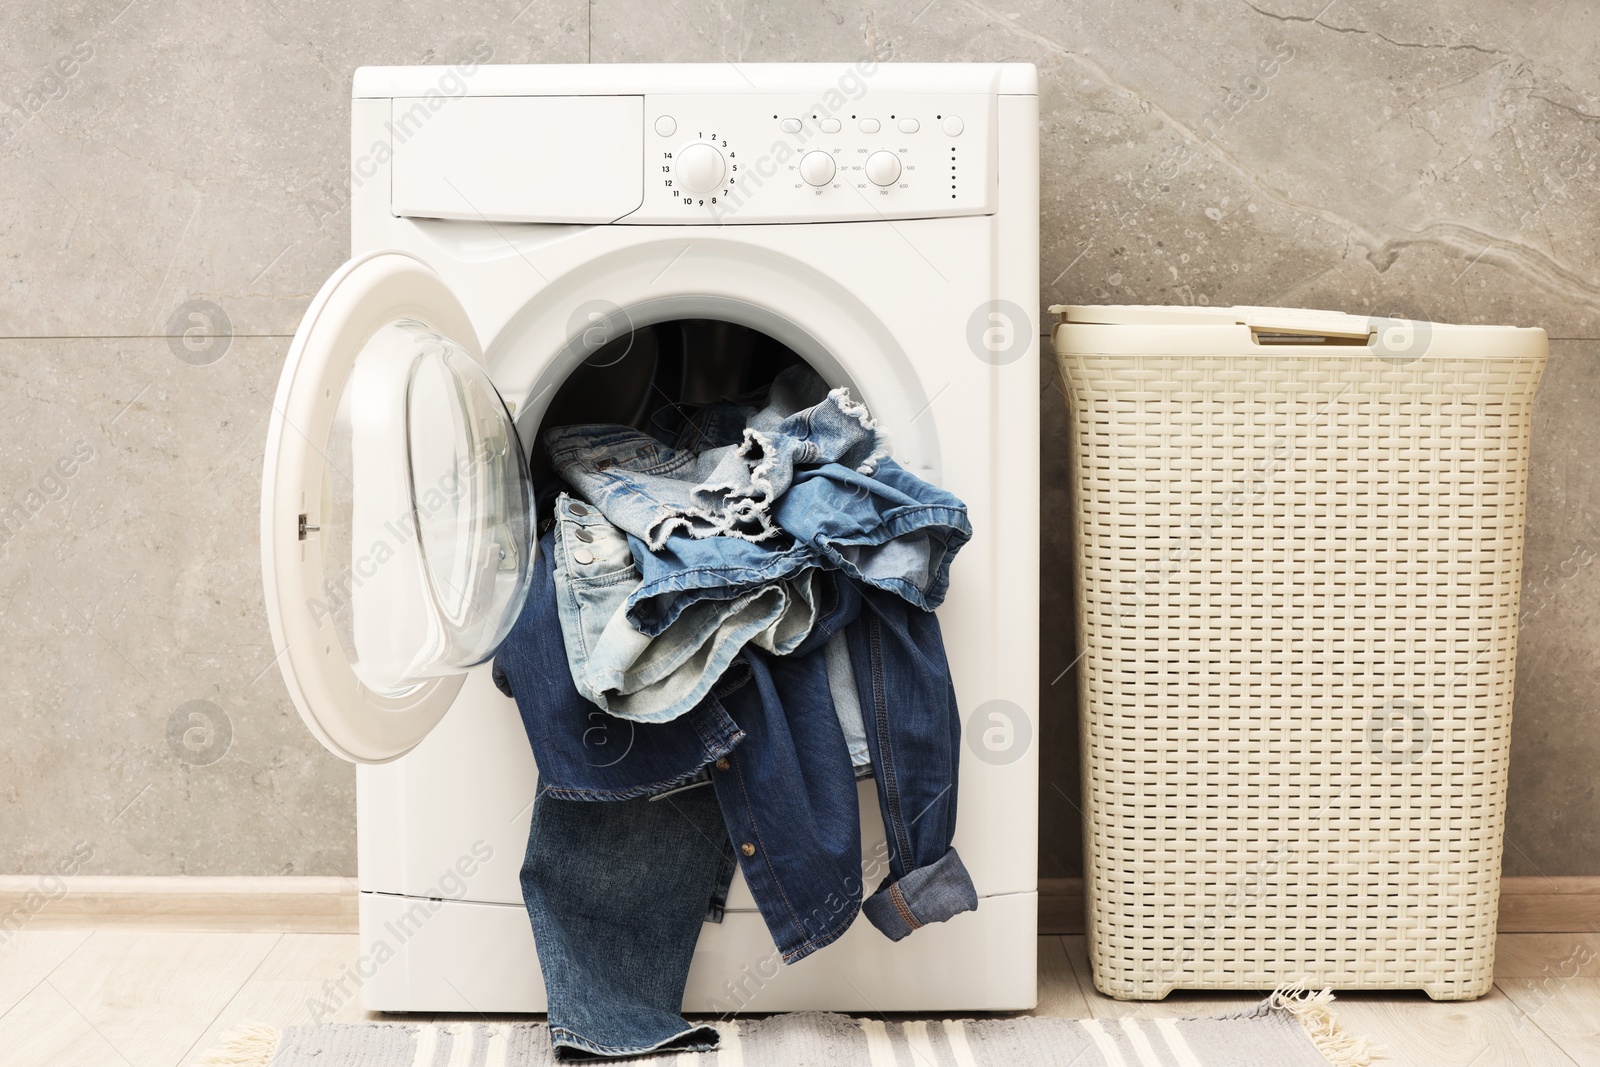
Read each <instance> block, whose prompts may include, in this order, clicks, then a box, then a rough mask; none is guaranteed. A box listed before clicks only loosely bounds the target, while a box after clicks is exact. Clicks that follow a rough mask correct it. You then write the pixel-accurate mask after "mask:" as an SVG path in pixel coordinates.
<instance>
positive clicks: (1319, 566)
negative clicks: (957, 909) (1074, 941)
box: [1058, 353, 1544, 999]
mask: <svg viewBox="0 0 1600 1067" xmlns="http://www.w3.org/2000/svg"><path fill="white" fill-rule="evenodd" d="M1058 362H1059V366H1060V371H1061V374H1062V378H1063V381H1064V384H1065V387H1066V392H1067V397H1068V404H1069V407H1070V411H1071V422H1072V433H1071V447H1072V450H1073V462H1072V471H1073V476H1074V478H1075V480H1076V485H1075V487H1074V495H1075V501H1076V503H1075V509H1074V535H1075V538H1076V553H1077V576H1076V577H1077V584H1076V593H1077V605H1078V612H1079V620H1080V621H1079V625H1080V627H1081V638H1082V640H1083V643H1084V645H1085V646H1086V651H1085V653H1084V655H1083V657H1082V661H1081V663H1080V665H1079V667H1080V674H1079V685H1080V708H1081V729H1082V740H1083V744H1082V752H1083V772H1084V773H1083V780H1084V783H1085V785H1084V788H1085V794H1086V801H1087V802H1086V804H1085V808H1084V810H1085V820H1086V827H1085V837H1086V857H1085V860H1086V872H1085V873H1086V878H1085V883H1086V891H1087V897H1088V934H1089V937H1088V940H1089V951H1090V958H1091V961H1092V964H1093V969H1094V979H1095V985H1096V987H1097V988H1099V989H1100V990H1101V991H1102V992H1105V993H1107V994H1109V995H1111V996H1115V997H1120V998H1125V999H1156V998H1160V997H1163V996H1165V995H1166V994H1167V992H1169V991H1170V990H1172V989H1270V988H1274V987H1276V986H1279V985H1282V984H1284V983H1286V982H1302V983H1304V984H1306V985H1307V986H1310V987H1315V988H1322V987H1333V988H1340V989H1422V990H1425V991H1426V992H1427V993H1428V994H1429V995H1430V996H1432V997H1434V998H1436V999H1463V998H1470V997H1475V996H1479V995H1481V994H1483V993H1485V992H1487V991H1488V989H1489V987H1490V984H1491V982H1492V978H1493V971H1494V946H1495V919H1496V910H1497V906H1498V900H1499V877H1500V858H1501V836H1502V830H1503V828H1504V823H1505V795H1506V766H1507V758H1508V753H1509V747H1510V728H1511V700H1512V687H1513V683H1514V681H1515V674H1516V646H1517V613H1518V599H1519V594H1520V585H1521V570H1522V539H1523V518H1524V512H1525V508H1526V496H1527V478H1528V438H1529V424H1530V414H1531V409H1532V405H1533V397H1534V393H1535V390H1536V389H1537V386H1538V380H1539V375H1540V373H1541V371H1542V369H1543V366H1544V361H1543V360H1542V359H1539V360H1535V359H1528V358H1507V359H1504V360H1496V359H1485V358H1471V359H1467V358H1450V357H1449V356H1447V355H1431V354H1430V355H1429V356H1426V357H1424V358H1420V359H1409V360H1401V359H1384V358H1378V357H1374V356H1370V355H1360V354H1357V355H1351V356H1348V357H1347V356H1337V355H1333V354H1329V355H1326V356H1322V355H1313V356H1298V355H1293V356H1292V355H1288V354H1282V355H1272V354H1266V355H1254V356H1237V357H1233V356H1228V357H1216V356H1110V355H1106V356H1098V355H1079V354H1069V353H1059V354H1058Z"/></svg>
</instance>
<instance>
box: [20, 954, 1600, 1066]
mask: <svg viewBox="0 0 1600 1067" xmlns="http://www.w3.org/2000/svg"><path fill="white" fill-rule="evenodd" d="M1039 940H1040V944H1039V949H1040V952H1039V958H1040V965H1039V966H1040V988H1039V1007H1038V1009H1037V1011H1036V1012H1035V1014H1040V1015H1054V1016H1061V1017H1066V1018H1087V1017H1091V1016H1092V1017H1096V1018H1116V1017H1120V1016H1123V1015H1130V1014H1131V1015H1138V1016H1140V1017H1152V1016H1162V1015H1204V1014H1212V1013H1216V1012H1222V1011H1234V1010H1238V1009H1239V1008H1240V1007H1242V1006H1245V1005H1248V1004H1250V1003H1252V1002H1253V1001H1254V1000H1255V999H1257V998H1256V997H1255V995H1253V994H1241V995H1229V996H1210V995H1198V994H1179V993H1175V994H1173V995H1172V996H1171V997H1169V998H1168V999H1167V1000H1165V1001H1162V1002H1160V1003H1119V1002H1117V1001H1114V1000H1111V999H1109V998H1107V997H1103V996H1101V995H1100V994H1098V993H1096V992H1095V991H1094V987H1093V985H1092V984H1091V982H1090V979H1089V972H1088V966H1087V962H1086V960H1085V957H1084V945H1083V938H1081V937H1043V938H1040V939H1039ZM356 955H357V950H356V937H355V935H354V934H275V933H260V934H254V933H188V932H164V931H148V930H131V929H126V928H122V929H100V930H87V929H85V930H37V931H28V930H24V931H22V932H21V933H19V934H17V935H16V936H15V937H14V938H13V939H12V940H11V941H10V942H9V943H7V944H5V945H4V946H3V947H0V1062H3V1063H4V1064H6V1067H56V1065H71V1067H100V1065H102V1064H103V1065H106V1067H178V1065H186V1064H194V1063H197V1062H198V1060H199V1058H200V1055H201V1053H203V1052H204V1051H205V1050H206V1049H207V1048H209V1047H210V1046H211V1045H212V1043H213V1042H214V1041H215V1039H216V1037H217V1035H219V1034H221V1033H223V1032H225V1031H227V1030H229V1029H232V1028H233V1027H235V1026H237V1025H239V1024H240V1023H241V1022H246V1021H249V1022H267V1023H273V1024H277V1025H283V1024H288V1023H297V1022H300V1023H303V1022H309V1021H310V1010H309V1008H308V1007H307V1001H308V999H309V998H311V997H312V996H316V995H321V994H322V992H323V989H324V983H325V982H327V981H328V980H329V979H333V978H337V977H338V976H339V975H340V974H341V972H343V971H344V968H345V966H346V965H347V964H351V963H353V962H354V960H355V958H356ZM1337 1011H1338V1014H1339V1017H1340V1018H1341V1019H1342V1020H1343V1021H1344V1024H1345V1026H1346V1027H1347V1028H1348V1029H1350V1030H1351V1031H1353V1032H1355V1033H1358V1034H1363V1035H1365V1036H1367V1037H1369V1038H1371V1039H1372V1040H1373V1041H1375V1042H1378V1043H1380V1044H1381V1045H1383V1046H1386V1052H1387V1057H1386V1058H1385V1059H1380V1060H1379V1061H1378V1062H1379V1063H1383V1064H1393V1065H1396V1067H1494V1065H1501V1064H1516V1065H1524V1064H1527V1065H1538V1067H1543V1065H1545V1064H1560V1065H1563V1067H1566V1065H1573V1064H1577V1065H1593V1067H1600V934H1502V935H1501V936H1500V948H1499V967H1498V968H1497V974H1496V982H1495V988H1494V991H1493V992H1492V993H1491V994H1490V995H1489V996H1487V997H1484V998H1483V999H1482V1000H1478V1001H1474V1002H1472V1003H1454V1004H1436V1003H1433V1002H1431V1001H1429V1000H1428V999H1427V997H1425V996H1423V995H1422V994H1420V993H1417V994H1408V995H1390V994H1383V995H1378V994H1361V993H1347V994H1344V995H1342V996H1341V997H1340V998H1339V1002H1338V1005H1337ZM338 1018H340V1019H342V1020H346V1021H360V1020H362V1019H367V1018H371V1019H374V1020H379V1019H383V1018H385V1017H383V1016H368V1015H367V1014H366V1013H364V1012H362V1011H361V1010H360V1008H359V1007H358V1006H357V1005H356V1003H355V1002H354V998H352V1000H351V1002H349V1003H346V1004H345V1005H344V1006H343V1008H342V1009H341V1011H340V1012H339V1015H338ZM404 1018H405V1019H407V1020H414V1019H416V1018H417V1016H405V1017H404Z"/></svg>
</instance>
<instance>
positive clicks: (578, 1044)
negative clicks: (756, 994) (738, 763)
mask: <svg viewBox="0 0 1600 1067" xmlns="http://www.w3.org/2000/svg"><path fill="white" fill-rule="evenodd" d="M732 878H733V849H732V846H731V845H730V844H729V842H728V835H727V832H726V831H725V830H723V828H722V813H721V811H719V810H718V808H717V800H716V797H715V796H714V795H712V792H711V790H710V789H707V788H705V787H703V786H702V787H701V788H698V789H689V790H685V791H683V792H682V793H678V794H674V795H673V796H671V797H668V798H664V799H663V800H661V801H653V800H626V801H620V802H617V803H612V804H591V803H586V802H584V801H579V800H562V799H560V798H558V797H556V796H555V795H554V794H553V793H551V791H549V790H547V789H541V790H540V791H539V792H538V794H537V795H536V796H535V798H534V802H533V822H532V825H531V826H530V827H529V829H528V851H527V854H526V857H525V858H524V860H523V863H522V898H523V902H524V903H525V904H526V905H527V908H528V919H529V921H530V922H531V924H532V925H533V940H534V944H535V945H536V946H537V948H538V950H539V969H540V971H541V972H542V973H543V974H544V985H545V994H546V996H547V997H548V999H549V1007H548V1011H549V1015H548V1018H549V1021H550V1041H551V1044H553V1045H554V1046H555V1049H556V1054H557V1055H558V1056H559V1057H560V1058H562V1059H578V1058H589V1057H591V1056H630V1055H638V1054H640V1053H645V1052H665V1051H668V1050H680V1051H685V1052H704V1051H707V1050H709V1049H713V1048H716V1047H717V1040H718V1034H717V1031H716V1030H715V1029H714V1028H712V1027H710V1026H706V1025H695V1024H693V1023H690V1022H688V1021H686V1020H685V1019H684V1018H683V1016H682V1015H681V1014H679V1011H680V1009H681V1008H682V1006H683V987H684V984H685V982H686V981H687V980H688V976H689V962H690V960H691V958H692V957H693V956H694V946H695V941H696V939H697V938H698V937H699V936H700V927H701V923H702V922H703V921H704V920H706V919H707V910H708V907H710V908H711V912H712V915H711V917H712V920H713V921H715V920H717V919H720V918H721V912H720V908H718V907H716V906H715V904H716V902H717V901H718V900H720V899H725V898H726V896H727V888H728V883H729V881H730V880H731V879H732ZM597 902H600V903H603V906H598V907H597V906H596V904H597ZM644 930H648V934H647V935H645V936H641V933H642V931H644Z"/></svg>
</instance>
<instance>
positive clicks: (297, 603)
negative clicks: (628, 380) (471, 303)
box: [261, 252, 535, 763]
mask: <svg viewBox="0 0 1600 1067" xmlns="http://www.w3.org/2000/svg"><path fill="white" fill-rule="evenodd" d="M533 521H534V516H533V492H532V486H531V484H530V482H529V477H528V467H527V457H526V454H525V453H524V452H523V450H522V444H521V442H520V441H519V440H518V438H517V431H516V427H515V424H514V423H513V421H512V418H511V413H510V411H509V410H508V408H507V406H506V404H505V402H504V401H503V400H502V399H501V398H500V395H499V393H498V392H497V391H496V390H495V387H494V385H493V384H492V383H491V381H490V379H489V375H488V372H487V370H486V368H485V364H484V358H483V350H482V348H481V346H480V345H479V343H478V338H477V335H476V333H475V331H474V330H473V328H472V323H471V321H470V320H469V319H468V316H467V313H466V310H465V309H464V308H463V307H462V305H461V301H460V300H458V299H457V298H456V296H455V294H454V293H453V292H451V290H450V287H449V286H448V285H446V284H445V282H444V281H443V279H441V278H440V277H439V276H438V274H436V273H434V271H433V270H431V269H430V268H429V267H428V266H427V264H425V263H423V262H422V261H421V260H419V259H417V258H415V257H413V256H410V255H407V254H405V253H401V252H376V253H373V254H371V255H368V256H363V257H362V258H360V259H356V260H352V261H351V262H350V263H347V264H345V266H344V267H342V268H340V270H339V271H338V272H337V273H336V274H334V275H333V277H331V278H329V279H328V281H327V283H326V284H324V285H323V287H322V290H321V291H320V292H319V293H318V294H317V296H316V299H314V300H313V301H312V302H311V307H310V308H309V309H308V310H307V312H306V315H305V318H304V319H303V320H302V321H301V323H300V328H299V330H298V331H297V332H296V333H295V337H294V342H293V343H292V344H291V345H290V347H289V354H288V357H287V359H286V361H285V363H284V368H283V377H282V378H281V379H280V381H279V383H278V394H277V399H276V400H275V402H274V403H273V409H272V417H271V423H270V427H269V429H268V432H267V451H266V457H265V461H264V464H263V471H262V485H261V567H262V576H263V580H264V582H265V586H266V605H267V619H268V621H269V623H270V624H271V627H272V639H273V643H274V646H275V649H276V651H277V653H278V664H279V666H280V668H281V669H282V671H283V677H284V681H285V682H286V683H287V684H288V687H289V693H290V695H291V696H292V697H293V698H294V702H295V706H296V707H298V708H299V709H300V715H301V717H302V718H303V719H304V720H305V722H306V725H307V726H308V727H310V729H311V732H312V733H313V734H315V735H316V736H317V739H318V740H320V741H321V742H322V743H323V745H325V746H326V747H327V748H328V750H329V751H331V752H333V753H334V754H335V755H338V756H341V757H343V758H344V759H347V760H352V761H354V762H358V763H384V762H387V761H389V760H392V759H396V758H398V757H400V756H402V755H404V754H405V753H407V752H409V751H410V750H411V749H412V748H414V747H416V745H417V744H418V743H420V742H421V741H422V739H423V738H424V737H426V736H427V734H428V732H429V731H430V730H432V729H433V727H434V726H435V725H436V724H437V723H438V722H439V720H440V718H442V717H443V715H444V713H445V712H446V711H447V710H449V708H450V705H451V703H452V702H453V701H454V699H455V696H456V693H457V692H458V691H459V690H460V688H461V684H462V681H463V676H464V674H465V672H466V671H467V669H468V668H470V667H472V666H473V665H475V664H478V663H482V662H483V661H484V660H486V659H488V658H489V657H490V656H492V655H493V654H494V651H495V649H496V648H498V647H499V645H500V642H501V641H503V640H504V639H505V636H506V634H507V632H509V630H510V629H511V625H512V623H513V622H514V621H515V620H516V617H517V613H518V612H519V611H520V610H521V607H522V602H523V599H524V598H525V596H526V595H527V590H528V583H529V580H530V578H531V576H532V564H533V553H534V551H535V542H534V539H533V529H532V527H533Z"/></svg>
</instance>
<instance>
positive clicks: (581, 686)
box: [552, 496, 816, 722]
mask: <svg viewBox="0 0 1600 1067" xmlns="http://www.w3.org/2000/svg"><path fill="white" fill-rule="evenodd" d="M554 533H555V538H554V551H553V554H552V559H553V564H554V569H555V587H556V605H557V614H558V615H559V617H560V621H561V632H562V635H563V638H564V640H565V645H566V649H567V664H568V667H569V668H570V669H571V671H572V678H573V682H574V683H575V684H576V685H577V688H578V692H579V693H581V694H582V695H583V696H584V697H586V698H588V699H589V700H592V701H593V702H594V703H595V704H597V705H599V706H600V707H601V708H603V709H604V710H606V711H609V712H610V713H611V714H613V715H616V716H618V717H620V718H624V719H632V720H634V721H636V722H664V721H666V720H668V719H675V718H677V717H678V716H679V715H682V714H683V713H684V712H686V711H688V710H689V709H691V708H693V707H694V706H695V705H696V704H698V703H700V701H701V700H702V699H704V698H705V695H706V694H707V693H709V692H710V691H711V687H712V685H713V684H714V683H715V682H716V680H717V679H718V678H720V677H721V676H722V673H723V671H725V670H727V668H728V665H729V664H730V663H731V662H732V661H733V657H734V656H735V655H737V654H738V652H739V650H740V649H741V648H743V647H744V646H745V645H746V644H747V643H753V644H755V645H756V647H758V648H764V649H766V650H767V651H769V652H773V653H775V654H777V655H780V656H781V655H787V654H788V653H789V652H792V651H793V650H794V649H795V648H796V647H797V646H798V645H799V644H800V642H801V641H803V640H805V637H806V635H807V634H809V633H810V632H811V624H812V621H813V618H814V617H815V613H816V612H815V604H814V602H813V599H814V598H813V594H812V584H813V577H814V574H815V571H813V570H810V569H806V570H801V571H800V572H799V573H798V574H797V575H795V576H794V577H789V578H785V579H782V580H777V581H770V582H762V583H759V584H754V583H752V584H748V585H745V586H741V587H739V588H737V589H734V588H733V587H731V586H730V587H729V589H730V591H732V592H736V593H737V595H735V596H731V597H729V598H727V599H723V598H721V597H711V596H707V597H702V598H699V599H697V600H695V601H693V602H692V603H685V604H683V605H681V609H680V610H679V611H678V612H677V614H676V615H675V617H674V618H673V619H672V621H671V622H670V623H669V624H668V625H667V626H666V627H665V628H664V629H662V630H661V632H660V633H658V634H656V635H654V636H649V635H646V634H642V633H640V632H639V631H638V630H636V629H634V627H633V626H632V625H631V624H630V623H629V621H628V618H627V614H626V611H625V610H624V609H625V605H626V602H627V599H628V596H629V594H631V593H633V592H634V591H635V590H637V589H638V588H639V585H640V577H639V573H640V572H639V567H638V566H637V565H636V564H635V562H634V555H633V549H632V548H631V547H630V545H629V539H628V537H627V536H626V535H625V534H623V533H622V531H621V530H618V529H617V528H616V527H615V526H612V525H611V524H610V523H609V522H607V521H606V520H605V518H604V517H602V516H601V515H600V513H599V511H598V510H597V509H596V508H593V507H590V506H586V505H584V504H581V503H579V502H577V501H575V500H573V499H572V498H571V497H568V496H561V497H560V498H558V499H557V500H556V502H555V531H554ZM737 543H738V544H741V545H748V544H749V542H744V541H741V542H737ZM657 562H658V561H655V560H653V559H651V560H647V561H646V565H647V566H653V565H655V564H656V563H657Z"/></svg>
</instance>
